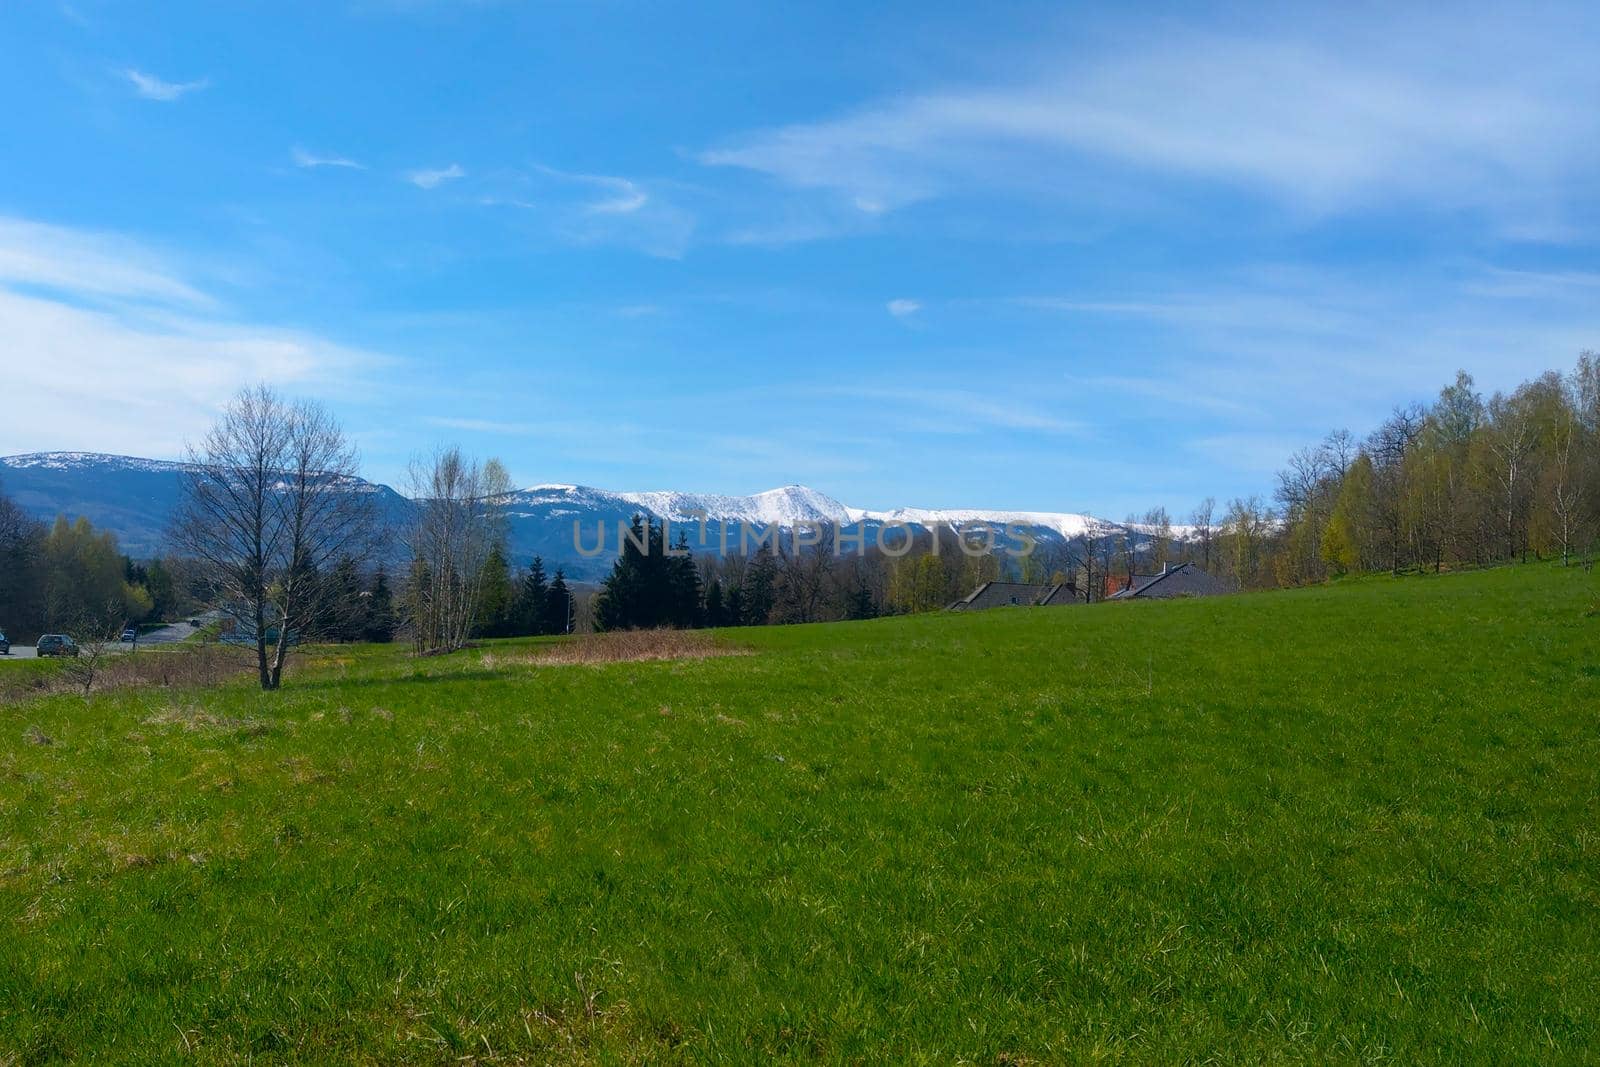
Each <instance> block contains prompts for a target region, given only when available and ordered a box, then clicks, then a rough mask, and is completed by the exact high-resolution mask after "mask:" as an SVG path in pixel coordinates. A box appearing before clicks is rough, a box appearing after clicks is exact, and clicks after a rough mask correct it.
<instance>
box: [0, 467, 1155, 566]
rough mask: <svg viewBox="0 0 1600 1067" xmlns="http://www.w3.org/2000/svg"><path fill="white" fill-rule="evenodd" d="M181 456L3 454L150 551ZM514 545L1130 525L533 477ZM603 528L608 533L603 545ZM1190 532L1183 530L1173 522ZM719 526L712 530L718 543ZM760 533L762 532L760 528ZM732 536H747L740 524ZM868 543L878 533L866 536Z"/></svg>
mask: <svg viewBox="0 0 1600 1067" xmlns="http://www.w3.org/2000/svg"><path fill="white" fill-rule="evenodd" d="M186 469H187V468H186V467H185V465H184V464H182V463H173V462H168V461H164V460H153V459H140V458H137V457H132V456H111V455H103V454H100V453H90V452H44V453H33V454H29V455H21V456H6V457H0V491H3V492H5V493H7V494H9V495H10V496H11V497H12V498H13V499H15V500H16V501H17V502H18V503H19V504H21V505H22V506H23V507H24V508H25V509H27V510H28V511H29V512H30V513H32V514H33V515H36V516H38V517H39V518H41V519H44V520H46V521H49V520H52V519H54V518H55V516H57V515H62V514H65V515H68V516H73V517H76V516H78V515H83V516H85V517H87V518H88V519H89V521H90V522H92V523H93V524H94V525H95V526H96V527H99V528H103V529H108V530H111V531H112V532H114V533H115V534H116V535H117V537H118V540H119V541H120V542H121V544H122V548H123V551H125V552H127V553H129V554H130V555H134V556H148V555H154V554H158V553H160V552H161V551H163V549H164V547H165V542H166V530H167V525H168V522H169V520H170V517H171V515H172V513H173V511H174V509H175V508H176V506H177V503H178V498H179V493H180V491H181V485H182V475H183V473H184V471H185V470H186ZM351 488H352V490H353V491H357V492H371V493H375V494H377V495H378V498H379V511H380V514H381V515H382V517H383V518H384V519H385V521H387V522H388V523H389V524H390V525H391V526H392V527H395V528H399V527H400V526H401V525H402V524H403V523H404V521H405V519H406V516H407V514H408V513H409V511H410V508H411V506H412V505H411V502H410V501H409V500H407V499H406V498H405V497H403V496H401V495H400V494H399V493H396V492H395V491H394V490H393V489H391V488H389V487H388V486H385V485H380V484H377V483H374V482H365V481H357V482H354V483H352V487H351ZM505 504H506V514H507V518H508V521H509V525H510V549H511V553H512V556H513V559H514V560H516V561H518V562H521V561H525V560H527V559H528V558H531V557H532V556H535V555H539V556H543V557H544V559H545V562H546V564H547V566H549V567H550V568H551V569H552V570H553V569H554V568H556V567H558V566H559V567H563V568H565V570H566V572H567V574H568V576H569V577H572V578H576V579H595V578H599V577H601V576H603V575H604V574H605V572H606V571H607V570H608V569H609V568H610V566H611V560H612V559H613V558H614V557H615V555H616V553H617V551H618V548H619V541H618V535H617V526H618V523H622V524H624V525H625V524H626V523H628V522H629V520H631V519H632V517H633V516H634V515H636V514H639V513H641V512H643V513H646V514H649V515H651V516H654V517H656V518H661V519H667V520H670V521H671V522H672V523H673V524H674V525H675V526H676V527H678V528H680V529H684V530H686V531H687V532H688V533H689V536H690V538H691V542H693V541H694V540H696V539H697V534H698V529H697V527H698V523H699V521H700V520H701V519H702V518H703V519H704V520H705V521H706V522H707V523H708V524H716V525H719V526H720V525H726V526H728V527H736V526H738V524H748V525H749V526H751V527H757V528H760V529H761V530H764V529H766V528H768V527H772V526H777V527H780V528H783V529H792V528H793V527H795V526H797V525H799V524H801V523H827V524H833V525H838V526H844V527H862V528H864V529H865V530H866V531H868V536H869V538H870V537H875V536H876V531H877V530H880V529H881V528H883V527H885V526H888V525H891V524H897V523H901V524H905V525H907V526H912V527H919V528H921V529H929V528H933V527H936V526H941V527H942V526H950V525H952V524H953V525H957V526H965V525H968V524H976V523H983V524H988V525H990V526H993V527H996V528H997V529H999V530H1001V531H1003V530H1005V529H1006V528H1007V527H1012V526H1015V527H1021V528H1023V529H1024V530H1026V531H1027V532H1028V534H1029V536H1031V537H1032V538H1034V539H1035V540H1038V541H1041V542H1050V541H1062V540H1070V539H1072V538H1075V537H1079V536H1082V535H1085V534H1087V535H1089V536H1103V535H1105V534H1108V533H1115V532H1117V531H1120V530H1122V529H1123V524H1119V523H1112V522H1106V521H1104V520H1101V519H1097V518H1095V517H1093V516H1091V515H1084V514H1077V513H1072V512H1034V511H1001V510H984V509H979V508H960V509H927V508H893V509H889V510H874V509H870V508H856V507H849V506H846V505H845V504H842V503H840V502H839V501H838V500H835V499H834V498H832V497H830V496H828V495H827V494H826V493H821V492H818V491H817V490H815V489H810V488H808V487H806V486H803V485H786V486H784V487H782V488H780V489H770V490H767V491H766V492H764V493H754V494H751V495H749V496H728V495H723V494H717V493H682V492H674V491H658V492H633V493H618V492H611V491H608V490H605V489H596V488H593V487H590V486H582V485H535V486H530V487H529V488H527V489H521V490H518V491H517V492H515V493H512V494H511V495H510V496H509V497H507V498H506V501H505ZM601 529H604V531H605V535H604V536H605V541H604V543H603V545H602V544H600V542H599V541H598V538H599V531H600V530H601ZM1174 533H1175V534H1176V535H1177V536H1182V531H1181V530H1175V531H1174ZM716 536H717V535H716V534H715V533H713V534H712V543H715V539H716ZM752 536H754V537H758V536H760V533H759V530H758V531H757V532H755V533H754V534H753V535H752ZM732 543H734V544H738V543H739V534H738V532H737V530H735V531H734V532H733V534H732ZM869 543H870V541H869Z"/></svg>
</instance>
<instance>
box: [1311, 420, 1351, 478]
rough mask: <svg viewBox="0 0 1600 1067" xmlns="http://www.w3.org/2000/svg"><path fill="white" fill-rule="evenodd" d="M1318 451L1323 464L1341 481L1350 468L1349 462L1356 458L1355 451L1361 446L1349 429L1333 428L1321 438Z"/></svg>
mask: <svg viewBox="0 0 1600 1067" xmlns="http://www.w3.org/2000/svg"><path fill="white" fill-rule="evenodd" d="M1318 451H1320V452H1321V453H1322V459H1323V464H1324V465H1325V466H1326V467H1327V469H1328V470H1329V471H1331V472H1332V473H1333V474H1335V475H1337V476H1338V478H1339V480H1340V481H1341V482H1342V481H1344V476H1345V475H1346V474H1347V473H1348V472H1349V470H1350V464H1352V463H1354V462H1355V460H1356V453H1357V452H1359V451H1361V446H1360V445H1359V444H1358V443H1357V442H1356V439H1355V435H1354V434H1352V433H1351V432H1350V431H1349V430H1334V431H1333V432H1332V433H1330V434H1328V436H1327V437H1324V438H1323V439H1322V444H1321V446H1319V448H1318Z"/></svg>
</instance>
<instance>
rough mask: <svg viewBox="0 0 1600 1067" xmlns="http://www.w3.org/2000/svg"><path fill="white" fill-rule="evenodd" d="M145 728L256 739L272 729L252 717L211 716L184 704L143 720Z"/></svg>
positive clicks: (200, 708)
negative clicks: (165, 727)
mask: <svg viewBox="0 0 1600 1067" xmlns="http://www.w3.org/2000/svg"><path fill="white" fill-rule="evenodd" d="M145 725H146V726H181V727H183V728H184V729H185V730H190V731H194V730H218V731H223V732H231V733H237V734H239V735H241V736H244V737H258V736H260V735H261V734H264V733H267V732H268V731H270V730H271V729H272V724H271V723H270V722H268V721H267V720H265V719H257V718H254V717H252V716H248V715H247V716H244V717H242V718H236V717H233V716H229V715H213V714H211V713H210V712H208V711H206V710H205V709H204V708H202V707H199V706H197V705H194V704H185V705H183V706H182V707H179V706H177V705H171V706H169V707H166V708H163V709H162V710H161V711H159V712H157V713H156V714H154V715H152V716H150V717H149V718H148V719H146V720H145Z"/></svg>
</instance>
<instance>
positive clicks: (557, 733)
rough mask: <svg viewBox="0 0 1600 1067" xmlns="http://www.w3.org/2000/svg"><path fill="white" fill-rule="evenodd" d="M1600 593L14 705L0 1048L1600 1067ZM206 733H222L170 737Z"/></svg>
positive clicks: (1257, 602)
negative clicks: (35, 732) (1598, 1057)
mask: <svg viewBox="0 0 1600 1067" xmlns="http://www.w3.org/2000/svg"><path fill="white" fill-rule="evenodd" d="M1595 594H1596V581H1595V579H1594V578H1592V577H1588V576H1584V575H1581V574H1579V573H1577V572H1559V571H1556V570H1553V569H1550V568H1545V567H1526V568H1515V569H1506V570H1500V571H1493V572H1485V573H1480V574H1470V575H1459V576H1446V577H1443V578H1421V579H1409V580H1404V581H1400V582H1393V581H1371V582H1364V583H1358V584H1352V585H1348V586H1345V587H1338V588H1329V589H1319V590H1308V591H1300V592H1292V593H1280V594H1268V595H1257V596H1245V597H1236V598H1228V599H1223V600H1213V601H1191V602H1183V603H1171V604H1130V605H1116V606H1108V607H1104V608H1096V609H1093V610H1085V609H1071V608H1068V609H1050V610H1042V611H1005V612H995V613H990V614H988V615H985V616H944V615H936V616H924V617H918V618H910V619H896V620H885V621H879V622H872V623H858V624H841V625H832V626H818V627H797V628H785V629H771V630H760V631H742V632H738V633H736V634H733V635H730V640H736V641H738V642H741V643H746V644H748V645H750V646H753V647H754V648H755V649H756V650H757V654H756V655H753V656H742V657H730V658H723V659H713V660H705V661H698V662H687V663H679V664H668V663H649V664H628V665H615V666H609V667H604V668H592V667H558V668H539V669H534V668H530V667H527V666H523V665H508V664H507V662H506V660H507V658H508V654H510V653H513V652H514V651H515V649H514V647H504V646H502V647H497V648H495V649H494V650H493V653H492V657H491V659H492V662H491V663H490V664H489V665H488V666H485V665H484V664H483V663H482V662H481V660H480V659H479V657H478V656H477V655H476V654H469V655H467V656H461V657H452V658H448V659H443V660H427V661H420V662H413V661H409V660H405V659H402V658H399V657H397V656H395V655H394V654H393V653H391V652H389V651H376V650H362V651H356V652H352V653H349V654H346V655H343V656H337V657H329V658H328V659H326V660H324V661H323V662H321V663H320V664H316V665H311V666H308V667H307V668H306V669H305V670H303V671H302V672H301V673H300V675H299V677H297V678H296V679H295V680H294V683H293V685H292V688H290V689H289V690H286V691H285V692H283V693H282V694H279V695H277V696H274V697H262V696H260V695H259V694H255V693H252V692H250V691H249V690H247V689H244V688H238V689H230V690H227V691H223V692H213V693H205V694H191V695H187V696H184V695H174V694H171V693H166V692H158V691H147V692H141V693H134V694H116V695H110V696H106V697H101V698H98V699H96V700H95V701H94V702H93V703H92V704H90V705H88V706H87V707H86V706H85V705H84V703H83V702H82V701H81V700H76V699H73V698H69V697H59V698H52V699H50V700H45V701H35V702H32V703H27V704H22V705H12V706H8V707H4V708H0V924H3V925H0V931H3V936H0V1062H4V1061H5V1059H6V1055H5V1050H11V1051H14V1052H16V1053H19V1054H20V1056H19V1058H20V1059H22V1060H24V1061H27V1060H31V1059H35V1058H39V1059H45V1058H49V1057H51V1056H61V1057H86V1056H88V1055H90V1054H95V1053H98V1054H102V1055H108V1056H111V1057H113V1058H116V1059H119V1060H122V1059H137V1058H148V1059H165V1058H170V1057H175V1056H178V1055H181V1054H185V1053H192V1054H193V1056H194V1057H195V1058H198V1059H200V1060H202V1061H204V1060H222V1059H230V1058H243V1057H244V1056H246V1055H251V1054H253V1055H254V1056H255V1057H256V1058H257V1059H259V1060H272V1059H297V1058H298V1059H311V1060H325V1059H329V1058H338V1059H343V1058H365V1059H370V1060H374V1061H384V1062H389V1061H394V1060H399V1059H407V1060H435V1059H437V1060H443V1059H447V1058H448V1059H455V1058H457V1057H461V1056H471V1055H479V1056H482V1057H484V1058H485V1059H488V1058H490V1057H491V1056H495V1057H501V1058H504V1059H508V1060H511V1059H516V1058H518V1057H522V1056H526V1057H528V1058H530V1059H535V1060H544V1059H550V1058H566V1057H570V1056H585V1057H592V1058H596V1059H614V1058H624V1059H640V1060H650V1061H659V1060H661V1059H669V1058H673V1057H674V1056H679V1057H682V1058H686V1059H705V1058H711V1059H728V1060H738V1061H749V1060H752V1059H760V1058H767V1057H771V1056H780V1057H789V1058H793V1059H813V1058H817V1057H826V1058H835V1059H861V1058H883V1059H892V1060H894V1061H900V1062H909V1061H915V1060H919V1059H920V1060H928V1061H934V1062H949V1061H951V1060H953V1059H958V1058H969V1059H973V1060H978V1061H986V1062H994V1061H995V1060H996V1059H999V1058H1003V1057H1005V1056H1011V1057H1014V1058H1018V1059H1038V1060H1047V1061H1048V1060H1059V1059H1066V1058H1071V1059H1075V1060H1076V1059H1082V1058H1086V1057H1087V1056H1088V1055H1090V1054H1093V1053H1100V1054H1106V1055H1109V1056H1112V1057H1118V1056H1120V1057H1123V1058H1135V1059H1140V1060H1147V1059H1152V1058H1160V1059H1177V1058H1184V1057H1193V1058H1201V1057H1204V1056H1207V1055H1212V1054H1216V1055H1221V1056H1225V1057H1242V1058H1250V1059H1257V1058H1272V1057H1278V1058H1285V1059H1319V1060H1321V1059H1326V1058H1339V1059H1350V1060H1355V1059H1378V1058H1383V1057H1385V1056H1392V1057H1396V1058H1398V1059H1399V1060H1401V1061H1410V1062H1414V1061H1419V1060H1430V1059H1431V1060H1460V1059H1483V1060H1498V1061H1501V1062H1504V1061H1505V1060H1508V1059H1519V1058H1520V1059H1529V1060H1535V1059H1536V1060H1541V1061H1546V1062H1548V1061H1552V1060H1562V1059H1580V1058H1582V1057H1584V1056H1586V1055H1588V1054H1589V1053H1590V1052H1592V1049H1593V1048H1594V1047H1595V1045H1596V1043H1597V1042H1600V990H1597V989H1596V987H1595V984H1594V976H1595V975H1596V973H1600V923H1597V922H1596V914H1597V912H1596V906H1597V905H1600V653H1597V648H1600V620H1597V619H1596V618H1593V617H1587V616H1586V615H1585V611H1586V609H1588V608H1589V607H1590V605H1591V604H1592V603H1593V602H1594V600H1595ZM197 709H201V710H203V711H204V713H205V714H206V715H209V716H211V717H213V718H222V719H224V720H234V721H223V722H220V723H209V724H208V723H206V722H204V721H203V720H192V721H191V722H190V723H189V724H188V725H184V724H183V723H182V722H178V723H168V724H163V723H162V722H160V721H151V720H153V719H154V720H160V719H162V718H174V717H181V716H182V715H185V714H192V713H193V712H194V711H195V710H197ZM30 727H38V728H39V729H40V730H42V731H43V732H44V733H45V734H47V735H49V736H50V737H52V738H53V739H54V741H55V743H54V744H52V745H39V744H35V743H31V742H29V741H27V740H25V739H24V733H25V732H27V731H28V730H29V728H30Z"/></svg>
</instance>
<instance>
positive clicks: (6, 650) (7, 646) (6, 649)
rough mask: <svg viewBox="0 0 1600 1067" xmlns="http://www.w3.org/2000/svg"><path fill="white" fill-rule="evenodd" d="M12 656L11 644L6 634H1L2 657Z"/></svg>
mask: <svg viewBox="0 0 1600 1067" xmlns="http://www.w3.org/2000/svg"><path fill="white" fill-rule="evenodd" d="M9 655H11V642H10V640H8V639H7V638H6V635H5V634H4V633H0V656H9Z"/></svg>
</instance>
